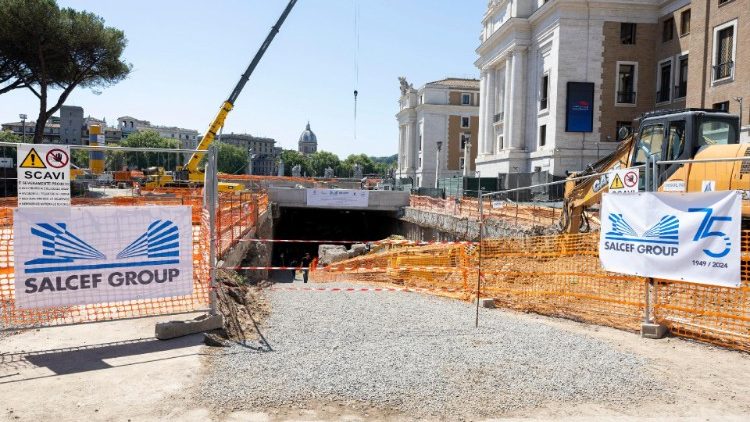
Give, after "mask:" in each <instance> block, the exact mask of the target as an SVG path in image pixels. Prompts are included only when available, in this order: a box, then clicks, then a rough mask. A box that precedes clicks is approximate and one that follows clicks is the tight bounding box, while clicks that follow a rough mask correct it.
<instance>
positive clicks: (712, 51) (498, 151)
mask: <svg viewBox="0 0 750 422" xmlns="http://www.w3.org/2000/svg"><path fill="white" fill-rule="evenodd" d="M748 11H750V0H702V1H690V0H628V1H625V0H607V1H599V2H585V1H581V0H526V1H524V0H490V1H489V2H488V8H487V12H486V13H485V16H484V18H483V20H482V24H483V30H482V34H481V37H480V38H481V43H480V46H479V48H478V49H477V53H478V54H479V59H478V60H477V61H476V62H475V64H476V66H477V67H478V68H479V69H480V74H481V85H480V86H481V88H480V89H481V106H480V122H481V126H480V135H479V138H480V147H479V157H478V159H477V169H478V170H480V171H481V173H482V175H483V176H485V175H487V176H489V175H508V174H513V173H518V172H521V173H535V172H548V173H549V174H550V175H552V176H554V177H564V176H565V175H566V172H568V171H575V170H580V169H582V168H584V167H585V166H586V165H587V164H589V163H592V162H594V161H596V160H598V159H599V158H601V157H604V156H606V155H607V154H609V153H610V152H611V151H613V150H614V148H615V147H616V143H617V141H618V140H619V139H618V129H619V128H620V127H622V126H628V127H631V128H634V126H635V122H634V120H635V119H636V118H638V117H639V116H640V115H641V114H642V113H644V112H647V111H652V110H655V109H680V108H686V107H691V108H721V109H725V110H727V111H729V112H730V113H734V114H740V104H741V103H740V101H741V100H740V98H742V99H744V107H743V110H742V116H741V123H742V126H743V131H742V139H743V140H748V139H750V135H748V132H750V121H749V120H750V13H748ZM579 82H580V83H587V84H589V86H591V87H593V96H592V98H593V102H592V104H588V106H589V107H590V108H591V127H590V128H587V129H586V130H585V131H580V132H573V131H569V130H568V128H567V127H566V123H567V118H566V117H567V111H568V109H569V107H570V106H571V105H570V104H569V101H568V100H569V98H567V95H568V87H569V85H568V83H579Z"/></svg>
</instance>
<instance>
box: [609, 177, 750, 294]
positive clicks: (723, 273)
mask: <svg viewBox="0 0 750 422" xmlns="http://www.w3.org/2000/svg"><path fill="white" fill-rule="evenodd" d="M741 199H742V197H741V195H740V193H739V192H737V191H722V192H706V193H700V192H699V193H652V192H649V193H638V194H630V195H610V194H605V195H604V199H603V200H602V210H601V221H602V228H601V237H600V240H599V257H600V259H601V262H602V266H603V267H604V269H606V270H608V271H614V272H619V273H625V274H633V275H638V276H644V277H654V278H663V279H667V280H679V281H690V282H695V283H703V284H712V285H717V286H728V287H739V286H740V254H741V250H740V249H741V244H740V228H741V223H742V221H741V220H742V208H741V207H742V203H741Z"/></svg>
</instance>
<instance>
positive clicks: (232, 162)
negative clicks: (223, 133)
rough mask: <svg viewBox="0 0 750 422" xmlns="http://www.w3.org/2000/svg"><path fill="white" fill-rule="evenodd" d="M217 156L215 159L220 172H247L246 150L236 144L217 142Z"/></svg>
mask: <svg viewBox="0 0 750 422" xmlns="http://www.w3.org/2000/svg"><path fill="white" fill-rule="evenodd" d="M216 145H217V147H218V148H219V157H218V159H217V160H216V161H217V165H216V167H218V170H219V172H220V173H228V174H245V173H246V172H247V163H248V161H247V159H248V157H247V152H246V151H245V150H243V149H242V148H240V147H238V146H234V145H231V144H225V143H223V142H217V143H216Z"/></svg>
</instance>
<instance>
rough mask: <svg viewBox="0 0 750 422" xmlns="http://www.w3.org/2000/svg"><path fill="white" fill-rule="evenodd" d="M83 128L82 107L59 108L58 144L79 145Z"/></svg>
mask: <svg viewBox="0 0 750 422" xmlns="http://www.w3.org/2000/svg"><path fill="white" fill-rule="evenodd" d="M82 128H83V107H78V106H66V105H64V106H62V107H60V143H61V144H73V145H80V144H81V139H82V138H81V137H82V133H81V129H82Z"/></svg>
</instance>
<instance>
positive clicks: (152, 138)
mask: <svg viewBox="0 0 750 422" xmlns="http://www.w3.org/2000/svg"><path fill="white" fill-rule="evenodd" d="M120 146H123V147H132V148H171V149H176V148H179V147H180V143H179V142H178V141H177V140H175V139H166V138H162V137H161V136H159V133H158V132H155V131H152V130H146V131H143V132H135V133H133V134H131V135H130V136H128V137H127V138H125V139H123V140H122V141H121V142H120ZM106 158H107V168H108V169H112V170H121V169H122V168H123V167H125V166H127V167H128V168H129V169H131V170H133V169H140V170H143V169H147V168H149V167H164V169H165V170H174V169H175V168H176V167H177V166H178V165H181V164H182V163H181V157H180V156H179V155H178V154H174V153H169V152H119V151H118V152H114V153H111V152H110V153H107V157H106Z"/></svg>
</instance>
